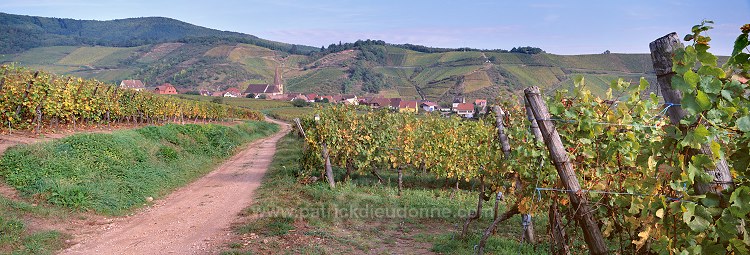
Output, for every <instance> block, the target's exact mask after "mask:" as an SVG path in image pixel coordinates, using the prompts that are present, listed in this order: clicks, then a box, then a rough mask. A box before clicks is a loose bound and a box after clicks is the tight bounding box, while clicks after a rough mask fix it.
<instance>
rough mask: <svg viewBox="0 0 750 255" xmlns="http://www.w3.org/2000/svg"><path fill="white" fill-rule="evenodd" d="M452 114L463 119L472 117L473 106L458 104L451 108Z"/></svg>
mask: <svg viewBox="0 0 750 255" xmlns="http://www.w3.org/2000/svg"><path fill="white" fill-rule="evenodd" d="M453 112H455V113H456V114H458V115H460V116H461V117H464V118H471V117H474V104H467V103H459V104H458V105H456V107H454V108H453Z"/></svg>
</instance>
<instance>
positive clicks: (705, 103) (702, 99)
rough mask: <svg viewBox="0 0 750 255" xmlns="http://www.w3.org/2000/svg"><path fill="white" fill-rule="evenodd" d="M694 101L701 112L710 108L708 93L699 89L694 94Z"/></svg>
mask: <svg viewBox="0 0 750 255" xmlns="http://www.w3.org/2000/svg"><path fill="white" fill-rule="evenodd" d="M695 102H696V103H698V106H700V111H701V112H702V111H706V110H710V109H711V106H712V105H713V103H711V99H710V98H708V95H706V93H704V92H703V91H700V90H698V93H697V95H695Z"/></svg>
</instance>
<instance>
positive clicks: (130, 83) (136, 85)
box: [120, 80, 146, 91]
mask: <svg viewBox="0 0 750 255" xmlns="http://www.w3.org/2000/svg"><path fill="white" fill-rule="evenodd" d="M120 88H121V89H132V90H135V91H144V90H146V85H144V84H143V82H142V81H141V80H123V81H122V82H120Z"/></svg>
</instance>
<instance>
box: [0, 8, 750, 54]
mask: <svg viewBox="0 0 750 255" xmlns="http://www.w3.org/2000/svg"><path fill="white" fill-rule="evenodd" d="M0 12H7V13H12V14H24V15H34V16H45V17H60V18H74V19H95V20H111V19H121V18H131V17H148V16H162V17H170V18H175V19H178V20H182V21H185V22H188V23H192V24H195V25H199V26H204V27H209V28H215V29H220V30H229V31H236V32H242V33H247V34H252V35H256V36H259V37H261V38H265V39H270V40H275V41H282V42H288V43H296V44H305V45H310V46H316V47H320V46H322V45H326V46H327V45H329V44H331V43H338V42H339V41H342V42H353V41H355V40H357V39H380V40H384V41H386V42H389V43H412V44H421V45H426V46H434V47H472V48H482V49H498V48H499V49H510V48H512V47H515V46H536V47H540V48H542V49H544V50H546V51H547V52H551V53H556V54H585V53H601V52H603V51H605V50H610V51H612V52H626V53H647V52H648V51H649V50H648V43H649V42H651V41H653V40H654V39H656V38H658V37H660V36H663V35H665V34H667V33H669V32H677V33H678V34H679V35H680V37H682V36H683V35H685V33H687V32H689V31H690V28H691V27H692V26H693V25H695V24H698V23H700V22H701V20H703V19H709V20H713V21H715V22H716V24H715V29H714V30H711V31H710V32H709V35H710V36H711V37H712V39H713V43H712V46H713V48H712V50H713V52H714V53H719V54H723V55H727V54H729V53H730V51H731V44H732V43H733V41H734V38H736V36H737V35H738V34H739V27H740V26H742V24H745V23H750V0H731V1H721V0H712V1H706V0H702V1H676V0H674V1H673V0H670V1H659V0H651V1H648V0H618V1H610V0H598V1H520V0H516V1H487V0H473V1H472V0H468V1H409V0H399V1H396V0H377V1H346V0H315V1H294V0H248V1H240V0H231V1H223V0H213V1H211V0H181V1H162V0H109V1H108V0H99V1H96V0H93V1H92V0H87V1H84V0H2V1H1V2H0Z"/></svg>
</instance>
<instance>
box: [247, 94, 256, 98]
mask: <svg viewBox="0 0 750 255" xmlns="http://www.w3.org/2000/svg"><path fill="white" fill-rule="evenodd" d="M245 97H246V98H255V93H250V94H247V96H245Z"/></svg>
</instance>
